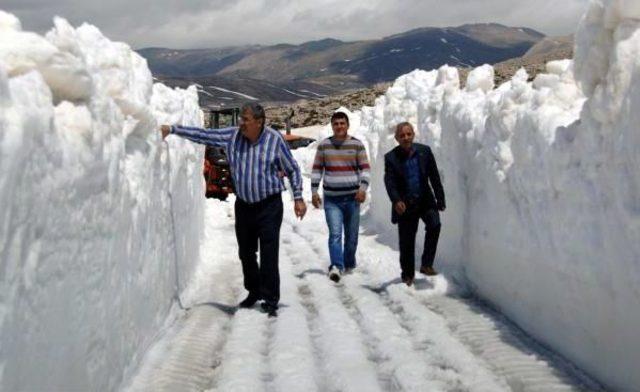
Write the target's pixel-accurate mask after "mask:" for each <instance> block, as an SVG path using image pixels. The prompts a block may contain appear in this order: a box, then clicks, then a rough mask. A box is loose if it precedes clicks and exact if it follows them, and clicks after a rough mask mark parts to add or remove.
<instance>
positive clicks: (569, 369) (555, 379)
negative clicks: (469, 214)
mask: <svg viewBox="0 0 640 392" xmlns="http://www.w3.org/2000/svg"><path fill="white" fill-rule="evenodd" d="M363 242H364V243H365V244H366V243H368V242H375V239H373V238H371V237H366V236H365V237H364V241H363ZM372 245H373V244H370V245H369V246H366V245H365V246H364V247H363V248H362V249H363V252H362V253H365V254H368V253H369V251H368V249H376V248H379V245H378V246H372ZM396 257H397V253H396ZM365 268H366V266H365ZM442 279H444V278H443V277H442V276H439V277H436V278H423V277H420V278H418V279H417V280H416V285H415V286H414V287H416V286H423V287H424V288H427V289H428V288H429V286H431V289H430V290H429V289H428V290H420V289H407V288H406V287H404V285H403V284H395V285H385V287H384V289H382V290H379V289H375V286H370V288H372V289H373V290H374V291H376V292H379V293H380V294H381V295H382V296H383V297H384V296H385V295H386V297H387V301H388V302H389V306H391V307H394V308H395V309H396V310H395V313H396V314H398V315H399V317H401V318H402V319H403V323H406V324H407V325H409V328H410V329H411V330H413V331H416V333H417V334H418V335H421V334H422V335H424V334H428V335H433V336H435V337H436V338H435V339H434V341H435V342H437V343H438V345H439V348H438V350H439V351H442V352H443V353H447V358H446V361H447V362H449V363H451V364H453V365H454V366H455V367H457V368H459V369H463V368H464V367H469V365H472V364H473V363H477V365H478V366H476V365H473V366H471V367H469V368H468V369H467V370H466V372H467V373H469V374H468V376H469V377H464V378H463V379H464V380H470V379H476V380H486V376H487V369H488V370H489V371H490V372H491V373H495V374H496V376H498V377H497V378H496V379H497V380H498V381H500V380H499V379H502V380H504V382H505V383H506V384H507V385H508V387H509V388H510V389H511V390H514V391H522V392H525V391H541V392H542V391H583V390H589V391H592V390H601V387H599V386H598V385H597V384H596V383H595V382H593V381H592V380H590V379H589V378H588V377H587V376H586V375H584V374H583V373H582V372H580V371H579V370H578V369H576V368H575V367H574V366H573V365H571V364H570V363H569V362H568V361H566V360H564V359H560V360H553V357H554V356H555V357H558V356H557V354H553V353H552V352H550V351H548V350H542V349H541V347H540V345H539V344H538V343H536V342H535V340H534V339H532V338H530V337H528V336H527V335H526V334H525V333H524V332H523V331H521V330H519V329H518V328H517V327H515V326H514V325H513V324H511V323H510V322H509V321H508V320H506V319H504V317H502V316H498V315H497V314H495V313H493V314H492V313H491V311H490V310H489V309H487V308H486V307H482V306H473V305H471V304H468V303H467V302H468V300H465V299H463V298H461V297H459V296H455V295H454V296H450V295H447V290H446V289H444V290H443V288H444V287H445V285H443V284H442V282H441V280H442ZM500 320H502V322H500ZM420 326H422V328H421V327H420ZM424 326H428V327H424ZM443 359H444V358H443ZM474 374H475V376H474ZM489 385H490V384H489ZM468 387H470V390H487V389H486V387H485V386H484V385H477V384H474V385H468ZM488 390H491V389H488Z"/></svg>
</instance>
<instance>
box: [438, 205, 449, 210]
mask: <svg viewBox="0 0 640 392" xmlns="http://www.w3.org/2000/svg"><path fill="white" fill-rule="evenodd" d="M446 209H447V207H446V206H445V205H444V204H438V210H439V211H444V210H446Z"/></svg>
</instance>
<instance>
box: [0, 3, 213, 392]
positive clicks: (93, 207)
mask: <svg viewBox="0 0 640 392" xmlns="http://www.w3.org/2000/svg"><path fill="white" fill-rule="evenodd" d="M54 25H55V26H54V27H53V29H52V30H51V31H49V32H48V33H47V34H46V36H40V35H38V34H35V33H30V32H26V31H23V30H22V29H21V26H20V22H19V21H18V19H17V18H15V17H14V16H13V15H10V14H7V13H5V12H2V11H0V205H1V206H2V208H0V271H1V272H0V340H1V342H2V343H1V344H0V390H3V391H18V390H21V391H24V390H32V391H35V390H51V391H53V390H58V391H62V390H103V391H106V390H114V389H116V388H117V386H118V385H119V384H120V383H121V382H122V380H123V374H124V373H125V370H126V369H127V367H130V368H131V369H133V368H135V367H136V365H137V363H138V361H139V355H140V354H141V353H143V352H144V351H145V350H146V348H147V347H148V346H149V345H150V344H151V343H152V341H153V335H154V334H155V333H156V331H157V330H158V329H159V328H160V327H161V326H162V324H163V323H164V322H165V320H166V319H167V316H168V315H169V313H170V310H171V307H172V305H173V304H174V300H173V298H174V297H175V295H176V292H177V290H178V287H182V285H184V284H185V283H186V281H187V280H188V278H189V277H190V275H191V272H192V270H193V268H194V264H195V262H196V261H197V260H198V251H199V247H198V244H199V240H200V236H201V232H202V226H203V225H202V222H203V221H202V207H203V202H202V196H201V195H202V192H203V189H202V188H203V187H202V181H201V180H200V178H199V177H198V176H199V175H201V174H200V173H201V161H200V159H198V155H199V152H201V149H200V148H197V147H196V146H194V145H192V144H190V143H186V142H182V141H180V140H171V141H169V143H170V144H171V145H172V146H171V147H172V148H171V149H170V151H171V152H170V154H169V153H168V152H167V151H168V150H167V147H166V145H164V144H163V143H162V141H161V138H160V137H159V132H158V124H160V123H173V122H181V123H185V124H192V125H200V124H202V118H201V112H200V110H199V107H198V100H197V94H196V90H195V87H192V88H189V89H187V90H172V89H169V88H168V87H166V86H163V85H161V84H153V81H152V77H151V73H150V71H149V69H148V68H147V65H146V61H145V60H144V59H143V58H142V57H140V56H139V55H138V54H136V53H135V52H133V51H132V50H131V48H129V46H128V45H126V44H124V43H119V42H112V41H110V40H108V39H107V38H105V37H104V36H103V35H102V34H101V33H100V31H99V30H98V29H97V28H95V27H94V26H91V25H87V24H83V25H82V26H80V27H78V28H74V27H72V26H71V25H69V23H67V22H66V21H65V20H63V19H60V18H56V19H55V21H54ZM170 195H173V201H172V200H171V198H170ZM171 214H173V218H174V219H172V215H171ZM176 257H177V258H176ZM176 265H179V268H180V273H181V274H182V275H180V276H176Z"/></svg>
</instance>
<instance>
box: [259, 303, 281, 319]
mask: <svg viewBox="0 0 640 392" xmlns="http://www.w3.org/2000/svg"><path fill="white" fill-rule="evenodd" d="M260 306H261V307H262V310H264V312H265V313H266V314H267V315H268V316H269V317H278V307H277V306H274V305H271V304H269V303H267V302H263V303H261V304H260Z"/></svg>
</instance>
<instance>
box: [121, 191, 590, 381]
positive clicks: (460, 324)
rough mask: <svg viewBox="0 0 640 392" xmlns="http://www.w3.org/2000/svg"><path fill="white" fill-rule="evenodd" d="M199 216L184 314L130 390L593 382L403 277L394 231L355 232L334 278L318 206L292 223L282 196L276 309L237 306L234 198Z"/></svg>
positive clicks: (470, 304) (465, 302)
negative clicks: (200, 235) (352, 247)
mask: <svg viewBox="0 0 640 392" xmlns="http://www.w3.org/2000/svg"><path fill="white" fill-rule="evenodd" d="M285 199H286V197H285ZM206 214H207V216H206V222H207V226H206V233H205V237H206V238H205V241H204V243H203V249H202V252H203V255H204V256H203V260H204V261H203V262H202V263H201V265H200V269H199V270H198V272H197V274H196V277H195V278H194V280H193V281H192V283H191V284H190V285H189V287H187V289H186V290H185V291H184V293H183V302H184V303H185V306H187V307H189V310H188V311H186V312H184V313H180V314H179V316H178V317H176V318H174V319H173V321H172V323H171V324H170V325H169V326H167V327H166V328H165V329H164V330H163V331H161V332H159V334H158V340H157V343H156V344H155V345H154V346H153V347H152V348H151V349H150V350H149V352H148V353H147V355H146V357H145V358H144V359H143V361H142V365H141V366H140V369H139V371H138V372H137V374H136V375H135V376H134V377H133V378H132V380H131V382H130V384H129V385H128V387H127V389H128V390H130V391H162V390H164V391H178V390H179V391H203V390H212V391H301V390H304V391H509V390H512V391H574V390H600V387H599V386H598V385H597V384H595V383H594V382H593V381H591V380H589V379H588V378H587V377H585V376H584V375H583V374H582V373H580V372H579V371H578V370H576V369H575V368H573V367H572V366H571V365H570V364H568V363H567V362H565V361H564V360H562V359H561V358H560V357H558V356H556V355H555V354H553V353H551V352H549V351H547V350H545V349H544V348H542V347H540V346H539V345H538V344H537V343H535V342H534V341H533V340H532V339H531V338H529V337H527V336H526V335H525V334H523V333H522V332H521V331H520V330H519V329H518V328H517V327H515V326H514V325H513V324H511V323H510V322H508V321H507V320H505V319H504V318H503V317H501V316H500V315H499V314H497V313H496V312H495V311H493V310H491V309H489V308H488V307H487V306H485V305H483V304H482V303H481V302H479V301H478V300H476V299H474V298H472V297H469V296H465V295H464V293H463V292H462V290H460V289H459V288H458V286H457V285H455V284H453V283H451V282H450V281H449V279H450V278H448V277H447V276H446V275H444V276H443V275H439V276H437V277H435V278H426V277H423V276H419V277H417V280H416V283H415V286H414V287H407V286H405V285H404V284H402V283H401V282H400V279H399V266H398V262H397V259H398V254H397V250H396V249H395V248H396V247H395V245H394V244H393V239H385V238H379V237H378V236H376V235H375V234H371V233H367V230H363V231H362V232H361V235H360V243H359V249H358V267H357V269H356V271H355V272H354V273H352V274H349V275H346V276H344V277H343V279H342V280H341V282H340V283H338V284H335V283H333V282H332V281H330V280H329V279H328V278H327V276H326V268H327V264H328V261H327V260H328V251H327V249H326V240H327V230H326V225H325V222H324V214H323V211H322V210H315V209H310V210H309V212H308V213H307V216H306V217H305V219H304V220H303V221H302V222H299V221H296V220H295V218H294V215H293V211H292V208H291V203H287V202H286V201H285V218H284V222H283V225H282V231H281V249H280V255H281V259H280V276H281V307H280V310H279V315H278V317H277V318H268V317H267V316H266V314H264V313H263V312H262V311H261V310H260V307H259V306H258V305H256V306H255V307H254V308H253V309H239V308H238V307H237V303H238V302H239V301H240V300H241V299H242V298H243V297H244V295H245V294H246V293H245V291H244V289H243V287H242V276H241V268H240V263H239V261H238V259H237V246H236V242H235V234H234V228H233V215H232V214H233V204H232V202H229V203H221V202H217V201H210V202H207V211H206ZM363 226H364V227H366V224H363Z"/></svg>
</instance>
